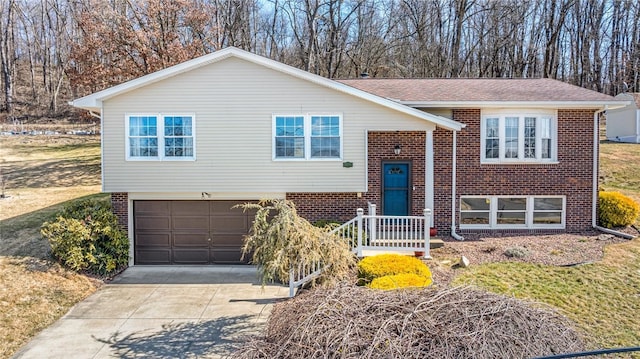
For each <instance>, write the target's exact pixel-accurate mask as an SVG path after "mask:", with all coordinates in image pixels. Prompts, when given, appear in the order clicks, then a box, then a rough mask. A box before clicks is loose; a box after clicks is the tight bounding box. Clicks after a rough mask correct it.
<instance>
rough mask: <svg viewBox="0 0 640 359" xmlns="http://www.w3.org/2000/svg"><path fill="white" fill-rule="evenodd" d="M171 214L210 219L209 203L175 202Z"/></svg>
mask: <svg viewBox="0 0 640 359" xmlns="http://www.w3.org/2000/svg"><path fill="white" fill-rule="evenodd" d="M171 213H172V214H173V215H174V216H202V215H204V216H207V217H209V201H173V202H172V205H171Z"/></svg>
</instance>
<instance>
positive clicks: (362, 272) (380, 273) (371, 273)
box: [358, 254, 431, 282]
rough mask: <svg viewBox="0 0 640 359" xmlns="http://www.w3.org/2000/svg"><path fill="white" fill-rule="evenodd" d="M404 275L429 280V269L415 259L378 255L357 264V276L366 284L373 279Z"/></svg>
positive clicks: (402, 256) (397, 255) (394, 255)
mask: <svg viewBox="0 0 640 359" xmlns="http://www.w3.org/2000/svg"><path fill="white" fill-rule="evenodd" d="M405 273H412V274H415V275H418V276H422V277H426V278H431V271H430V270H429V267H427V265H426V264H424V263H423V262H422V261H421V260H419V259H418V258H415V257H410V256H405V255H400V254H380V255H377V256H371V257H366V258H364V259H363V260H361V261H360V262H359V263H358V276H359V277H360V278H363V279H365V281H367V282H369V281H372V280H373V279H375V278H380V277H384V276H388V275H396V274H405Z"/></svg>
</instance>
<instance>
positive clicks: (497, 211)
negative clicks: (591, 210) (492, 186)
mask: <svg viewBox="0 0 640 359" xmlns="http://www.w3.org/2000/svg"><path fill="white" fill-rule="evenodd" d="M564 227H565V197H563V196H462V197H461V198H460V228H462V229H482V228H496V229H500V228H504V229H507V228H525V229H532V228H549V229H563V228H564Z"/></svg>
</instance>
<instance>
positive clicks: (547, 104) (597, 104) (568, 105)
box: [397, 100, 631, 110]
mask: <svg viewBox="0 0 640 359" xmlns="http://www.w3.org/2000/svg"><path fill="white" fill-rule="evenodd" d="M397 102H398V103H401V104H403V105H405V106H410V107H414V108H424V107H444V108H470V107H478V108H485V107H493V108H495V107H507V108H518V107H529V108H530V107H539V108H556V109H601V108H605V107H606V108H608V109H609V110H612V109H617V108H622V107H625V106H627V105H629V104H630V103H631V102H630V101H399V100H398V101H397Z"/></svg>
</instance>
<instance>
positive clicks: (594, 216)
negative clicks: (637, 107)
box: [591, 106, 640, 239]
mask: <svg viewBox="0 0 640 359" xmlns="http://www.w3.org/2000/svg"><path fill="white" fill-rule="evenodd" d="M607 108H608V106H605V107H604V108H603V109H602V110H598V111H596V112H595V113H594V114H593V184H592V187H593V190H592V192H593V197H592V199H591V202H592V203H591V226H592V227H593V228H595V229H597V230H599V231H601V232H604V233H609V234H613V235H615V236H618V237H622V238H626V239H633V238H634V236H632V235H630V234H627V233H623V232H618V231H614V230H612V229H608V228H604V227H600V226H598V212H597V204H598V157H599V154H598V148H599V147H600V146H599V143H600V136H599V134H600V114H601V113H602V112H604V111H606V110H607ZM639 112H640V111H639Z"/></svg>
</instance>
